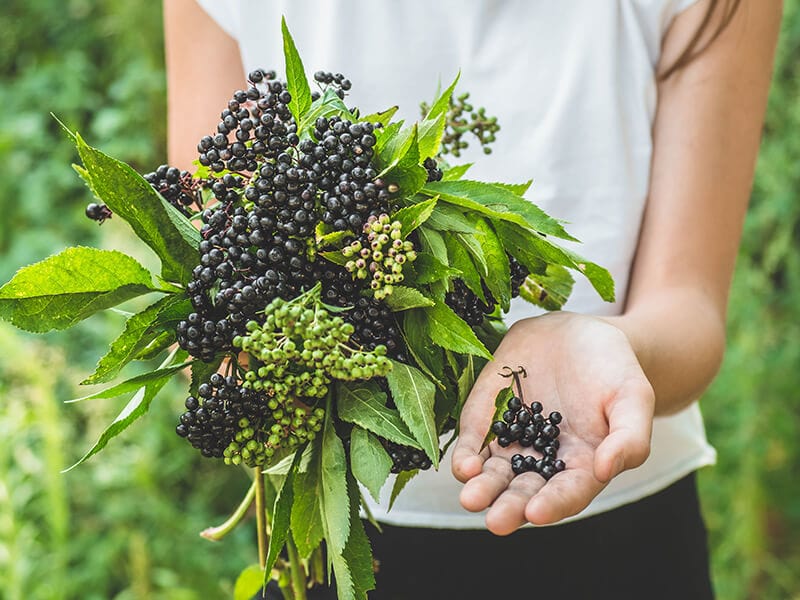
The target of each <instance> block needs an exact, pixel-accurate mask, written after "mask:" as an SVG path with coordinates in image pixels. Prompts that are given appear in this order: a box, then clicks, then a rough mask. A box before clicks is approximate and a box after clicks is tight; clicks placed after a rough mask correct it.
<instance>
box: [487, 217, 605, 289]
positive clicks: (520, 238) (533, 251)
mask: <svg viewBox="0 0 800 600" xmlns="http://www.w3.org/2000/svg"><path fill="white" fill-rule="evenodd" d="M494 225H495V227H496V228H497V232H498V234H499V235H500V237H501V238H502V239H503V244H504V245H505V247H506V249H508V251H509V253H510V254H511V255H512V256H514V257H516V258H517V259H518V260H519V261H520V262H521V263H522V264H524V265H525V266H526V267H528V268H529V269H531V270H533V268H532V266H533V265H535V264H537V263H540V261H545V262H546V263H548V264H556V265H562V266H564V267H568V268H570V269H574V270H576V271H579V272H580V273H583V275H584V276H585V277H586V278H587V279H588V280H589V283H591V284H592V287H594V289H595V290H596V291H597V293H598V294H600V297H601V298H602V299H603V300H605V301H606V302H613V301H614V280H613V279H612V277H611V274H610V273H609V272H608V271H607V270H606V269H604V268H603V267H600V266H598V265H596V264H595V263H593V262H590V261H588V260H586V259H585V258H583V257H582V256H580V255H578V254H576V253H575V252H572V251H571V250H567V249H565V248H561V247H559V246H556V245H555V244H553V243H552V242H550V241H549V240H547V239H545V238H543V237H541V236H539V235H536V234H532V233H530V232H529V231H527V230H525V229H522V228H521V227H518V226H516V225H513V224H511V223H506V222H503V221H496V222H495V224H494ZM529 264H531V266H528V265H529Z"/></svg>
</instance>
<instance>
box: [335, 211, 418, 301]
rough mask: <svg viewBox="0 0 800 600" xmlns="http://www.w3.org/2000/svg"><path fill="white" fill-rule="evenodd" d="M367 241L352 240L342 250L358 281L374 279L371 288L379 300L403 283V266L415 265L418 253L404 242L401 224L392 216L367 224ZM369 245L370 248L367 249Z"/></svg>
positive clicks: (371, 218)
mask: <svg viewBox="0 0 800 600" xmlns="http://www.w3.org/2000/svg"><path fill="white" fill-rule="evenodd" d="M364 234H365V235H366V240H364V241H363V242H362V240H361V239H357V240H355V241H353V242H352V243H351V244H350V245H349V246H345V247H344V248H343V249H342V254H343V255H344V256H345V257H346V258H351V257H356V258H354V259H353V260H349V261H347V264H345V269H347V271H349V272H350V273H352V274H353V277H355V278H356V279H367V277H370V278H371V281H370V288H371V289H372V291H373V296H374V297H375V299H376V300H383V299H384V298H385V297H386V296H388V295H390V294H391V293H392V289H393V288H392V286H393V284H395V283H400V282H401V281H403V265H404V264H405V263H406V262H414V260H416V258H417V253H416V252H415V251H414V244H413V242H411V241H409V240H406V241H403V232H402V225H401V224H400V222H399V221H394V222H392V221H391V220H390V219H389V215H387V214H382V215H380V216H378V217H375V216H371V217H370V218H369V219H368V220H367V223H366V224H365V225H364ZM366 244H369V247H367V246H366Z"/></svg>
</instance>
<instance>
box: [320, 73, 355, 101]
mask: <svg viewBox="0 0 800 600" xmlns="http://www.w3.org/2000/svg"><path fill="white" fill-rule="evenodd" d="M314 81H316V82H317V83H319V84H322V86H323V89H326V90H327V89H333V90H334V91H335V92H336V95H337V96H339V98H341V99H342V100H343V99H344V97H345V92H347V91H348V90H350V88H351V87H352V86H353V84H352V83H351V82H350V80H349V79H347V78H345V76H344V75H342V74H341V73H330V72H329V71H317V72H316V73H314ZM312 96H313V99H314V100H316V99H317V98H318V97H319V93H318V92H315V93H314V94H312Z"/></svg>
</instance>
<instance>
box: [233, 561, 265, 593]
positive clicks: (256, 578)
mask: <svg viewBox="0 0 800 600" xmlns="http://www.w3.org/2000/svg"><path fill="white" fill-rule="evenodd" d="M263 585H264V569H262V568H261V567H260V566H259V565H250V566H248V567H246V568H245V569H244V570H243V571H242V572H241V573H239V577H237V578H236V584H235V585H234V587H233V600H252V598H253V596H255V595H256V594H257V593H258V592H259V591H260V590H261V588H262V586H263Z"/></svg>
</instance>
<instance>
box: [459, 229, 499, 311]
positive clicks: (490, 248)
mask: <svg viewBox="0 0 800 600" xmlns="http://www.w3.org/2000/svg"><path fill="white" fill-rule="evenodd" d="M476 227H477V228H478V230H479V231H480V232H481V233H482V234H483V235H482V237H480V238H478V239H479V241H480V244H481V249H482V250H483V256H484V257H485V259H486V266H487V272H486V275H485V276H484V281H485V282H486V287H488V288H489V291H490V292H492V295H493V296H494V297H495V299H496V300H497V301H498V302H499V303H500V306H501V307H502V309H503V310H505V311H507V310H508V308H509V303H510V302H511V267H510V265H509V262H508V256H507V255H506V251H505V249H504V248H503V244H502V243H501V242H500V239H499V238H498V237H497V234H496V233H495V232H494V229H492V226H491V225H490V224H489V223H488V222H487V221H486V220H485V219H478V222H477V223H476ZM463 237H466V236H463Z"/></svg>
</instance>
